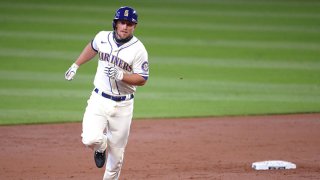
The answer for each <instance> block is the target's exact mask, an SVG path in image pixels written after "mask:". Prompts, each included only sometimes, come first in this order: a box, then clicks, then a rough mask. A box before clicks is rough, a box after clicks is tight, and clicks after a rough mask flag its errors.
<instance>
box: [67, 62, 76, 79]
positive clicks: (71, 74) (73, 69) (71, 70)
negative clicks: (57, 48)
mask: <svg viewBox="0 0 320 180" xmlns="http://www.w3.org/2000/svg"><path fill="white" fill-rule="evenodd" d="M78 68H79V66H78V65H77V64H76V63H73V64H72V65H71V67H70V68H69V69H68V71H67V72H66V73H65V75H64V77H65V78H66V80H68V81H71V80H72V79H73V77H74V76H75V75H76V73H77V70H78Z"/></svg>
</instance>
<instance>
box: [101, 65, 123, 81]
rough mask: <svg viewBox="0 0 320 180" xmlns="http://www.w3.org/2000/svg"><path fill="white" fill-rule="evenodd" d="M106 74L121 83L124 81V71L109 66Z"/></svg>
mask: <svg viewBox="0 0 320 180" xmlns="http://www.w3.org/2000/svg"><path fill="white" fill-rule="evenodd" d="M104 72H105V73H106V75H107V76H108V77H109V78H111V79H115V80H117V81H121V80H122V79H123V71H121V70H120V69H118V68H116V67H111V66H107V67H106V68H105V70H104Z"/></svg>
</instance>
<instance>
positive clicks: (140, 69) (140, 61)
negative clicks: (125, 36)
mask: <svg viewBox="0 0 320 180" xmlns="http://www.w3.org/2000/svg"><path fill="white" fill-rule="evenodd" d="M133 73H135V74H139V75H141V76H142V77H144V78H145V79H148V77H149V62H148V53H147V51H146V50H145V49H144V48H143V49H141V51H140V52H139V53H138V55H137V56H136V58H135V61H134V63H133Z"/></svg>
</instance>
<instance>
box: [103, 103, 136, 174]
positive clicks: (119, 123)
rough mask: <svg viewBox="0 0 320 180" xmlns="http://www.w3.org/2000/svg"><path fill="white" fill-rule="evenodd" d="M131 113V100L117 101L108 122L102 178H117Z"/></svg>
mask: <svg viewBox="0 0 320 180" xmlns="http://www.w3.org/2000/svg"><path fill="white" fill-rule="evenodd" d="M132 113H133V100H130V101H124V102H119V103H117V106H116V109H115V114H114V116H112V117H110V118H109V124H108V132H107V137H108V158H107V164H106V171H105V174H104V180H109V179H118V178H119V176H120V171H121V167H122V165H123V158H124V152H125V147H126V145H127V142H128V137H129V133H130V126H131V121H132Z"/></svg>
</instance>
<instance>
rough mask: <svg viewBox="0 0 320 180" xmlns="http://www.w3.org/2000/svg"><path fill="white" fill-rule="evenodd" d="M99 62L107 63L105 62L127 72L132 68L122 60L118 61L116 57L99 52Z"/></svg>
mask: <svg viewBox="0 0 320 180" xmlns="http://www.w3.org/2000/svg"><path fill="white" fill-rule="evenodd" d="M99 60H100V61H107V62H109V63H111V64H114V65H116V66H118V67H119V68H121V69H124V70H126V71H128V72H131V71H132V66H130V65H129V64H128V63H127V62H125V61H124V60H122V59H120V58H119V57H117V56H113V55H111V56H110V54H109V53H105V52H101V51H99Z"/></svg>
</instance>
